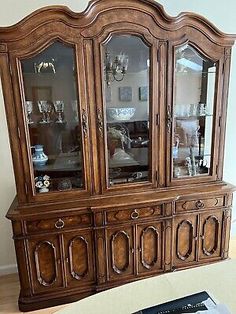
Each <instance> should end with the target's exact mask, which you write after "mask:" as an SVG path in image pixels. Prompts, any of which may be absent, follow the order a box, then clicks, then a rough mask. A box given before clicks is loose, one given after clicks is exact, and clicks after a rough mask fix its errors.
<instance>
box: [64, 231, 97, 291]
mask: <svg viewBox="0 0 236 314" xmlns="http://www.w3.org/2000/svg"><path fill="white" fill-rule="evenodd" d="M63 242H64V250H65V262H66V278H67V284H68V286H76V287H79V286H80V285H82V286H83V285H84V284H86V283H92V282H93V281H94V275H95V274H94V256H93V238H92V233H91V231H77V232H69V233H66V234H64V235H63Z"/></svg>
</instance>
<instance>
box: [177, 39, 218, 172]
mask: <svg viewBox="0 0 236 314" xmlns="http://www.w3.org/2000/svg"><path fill="white" fill-rule="evenodd" d="M215 78H216V64H215V63H214V62H212V61H210V60H207V59H206V58H204V57H202V56H201V55H200V54H199V53H198V52H197V51H196V49H194V48H193V47H192V46H190V45H184V46H181V47H178V48H176V49H175V79H174V83H175V84H174V107H173V110H174V121H173V122H174V124H173V126H174V138H173V148H172V158H173V177H174V178H182V177H193V176H199V175H210V174H211V160H212V155H211V154H212V127H213V113H214V90H215Z"/></svg>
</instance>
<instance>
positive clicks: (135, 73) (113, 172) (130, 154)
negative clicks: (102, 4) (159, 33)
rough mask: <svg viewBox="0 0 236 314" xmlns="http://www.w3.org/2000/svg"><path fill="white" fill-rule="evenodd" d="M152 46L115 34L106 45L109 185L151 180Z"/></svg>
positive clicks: (137, 39)
mask: <svg viewBox="0 0 236 314" xmlns="http://www.w3.org/2000/svg"><path fill="white" fill-rule="evenodd" d="M149 59H150V51H149V47H148V46H147V45H146V44H145V43H144V42H143V41H142V40H141V38H139V37H137V36H132V35H115V36H113V37H112V38H111V40H110V41H109V42H108V43H107V44H106V45H105V47H104V103H105V108H106V122H107V156H108V167H109V185H110V186H111V185H115V184H122V183H130V182H140V181H148V180H149V177H150V176H149V172H150V166H149V148H148V146H149Z"/></svg>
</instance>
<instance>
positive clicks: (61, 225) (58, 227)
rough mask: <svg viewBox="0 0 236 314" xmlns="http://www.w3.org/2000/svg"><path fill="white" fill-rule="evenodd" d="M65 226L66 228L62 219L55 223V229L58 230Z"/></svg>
mask: <svg viewBox="0 0 236 314" xmlns="http://www.w3.org/2000/svg"><path fill="white" fill-rule="evenodd" d="M64 226H65V223H64V221H63V220H62V219H58V221H57V222H55V228H57V229H62V228H64Z"/></svg>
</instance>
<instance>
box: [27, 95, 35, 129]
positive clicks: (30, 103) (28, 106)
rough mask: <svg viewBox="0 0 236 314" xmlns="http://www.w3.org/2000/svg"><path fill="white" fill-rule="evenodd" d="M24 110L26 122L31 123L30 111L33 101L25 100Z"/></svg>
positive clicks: (31, 110)
mask: <svg viewBox="0 0 236 314" xmlns="http://www.w3.org/2000/svg"><path fill="white" fill-rule="evenodd" d="M25 110H26V113H27V123H28V124H32V123H34V121H33V120H32V119H31V113H32V112H33V102H32V101H29V100H26V101H25Z"/></svg>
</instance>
